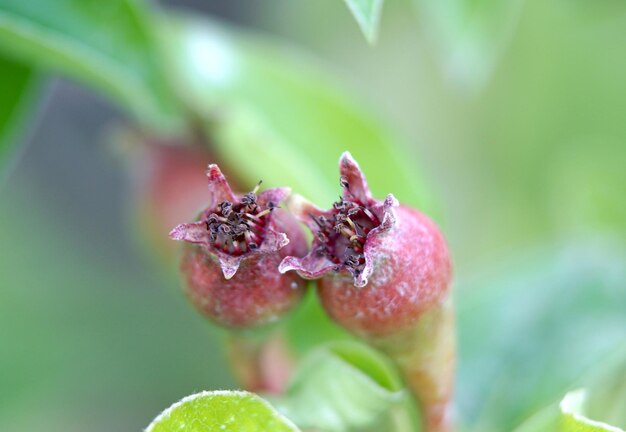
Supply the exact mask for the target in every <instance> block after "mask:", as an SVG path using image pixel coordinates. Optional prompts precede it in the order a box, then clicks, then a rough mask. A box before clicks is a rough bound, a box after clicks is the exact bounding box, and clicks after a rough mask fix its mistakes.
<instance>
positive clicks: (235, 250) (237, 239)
mask: <svg viewBox="0 0 626 432" xmlns="http://www.w3.org/2000/svg"><path fill="white" fill-rule="evenodd" d="M260 186H261V182H259V183H258V184H257V185H256V187H255V188H254V189H253V190H252V192H249V193H247V194H245V195H243V197H241V199H240V200H239V201H238V202H236V203H233V202H231V201H228V200H225V201H222V202H220V203H219V204H218V205H217V207H216V208H215V209H213V211H212V212H211V213H210V214H209V216H208V217H207V218H206V219H205V220H204V222H205V224H206V229H207V230H208V231H209V233H210V234H209V241H210V242H211V244H212V245H213V247H215V248H217V249H221V250H222V251H223V252H225V253H227V254H229V255H233V256H239V255H242V254H244V253H246V252H248V251H249V250H254V249H258V247H259V245H260V244H261V242H262V241H263V238H264V236H265V229H266V226H267V222H268V217H269V216H270V214H271V213H272V211H273V210H274V209H275V208H276V204H275V203H274V202H273V201H269V202H268V203H267V204H265V206H264V207H265V208H262V206H260V205H259V204H258V202H257V192H258V190H259V187H260Z"/></svg>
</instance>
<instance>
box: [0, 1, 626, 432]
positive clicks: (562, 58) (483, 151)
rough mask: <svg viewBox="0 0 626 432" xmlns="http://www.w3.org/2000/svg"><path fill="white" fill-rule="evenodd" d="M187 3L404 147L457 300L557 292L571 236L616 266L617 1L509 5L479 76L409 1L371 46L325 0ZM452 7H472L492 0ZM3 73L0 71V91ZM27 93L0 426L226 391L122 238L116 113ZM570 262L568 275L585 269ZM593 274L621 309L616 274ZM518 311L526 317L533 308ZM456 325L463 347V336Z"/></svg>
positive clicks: (622, 134) (159, 277)
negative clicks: (112, 132) (445, 245)
mask: <svg viewBox="0 0 626 432" xmlns="http://www.w3.org/2000/svg"><path fill="white" fill-rule="evenodd" d="M169 3H170V4H174V3H175V2H169ZM191 3H193V2H190V3H189V6H190V7H194V8H196V9H197V10H203V11H205V12H206V13H210V14H212V16H213V17H216V18H218V19H223V20H225V21H232V22H235V23H236V24H238V25H239V26H240V27H241V29H245V30H257V31H261V32H263V33H264V34H266V35H269V36H271V37H274V38H276V39H277V40H282V41H283V42H285V43H286V44H287V45H289V46H290V49H294V50H297V49H301V50H303V51H305V52H308V53H310V54H312V55H313V57H314V58H317V59H318V61H319V64H320V65H323V66H325V67H328V68H329V69H331V70H332V71H334V72H335V73H336V74H337V75H338V76H339V80H340V82H342V83H343V86H344V87H345V89H346V90H347V91H350V92H352V93H354V94H356V95H358V97H357V103H358V104H361V105H363V106H367V107H368V109H370V110H371V111H372V112H373V113H374V116H375V117H377V118H380V119H383V120H382V121H383V122H385V123H386V124H388V125H389V127H390V129H391V130H393V132H394V134H396V135H398V136H400V137H402V138H403V139H404V141H405V142H406V143H408V144H407V146H406V147H402V148H398V149H396V150H395V151H396V152H397V155H395V157H398V158H402V159H403V160H404V161H405V162H406V163H407V164H409V165H410V166H413V167H414V169H415V171H416V172H418V173H419V177H422V178H424V179H425V183H426V185H427V188H428V189H429V190H430V192H431V195H432V196H433V197H434V201H435V202H436V204H434V205H433V206H432V208H435V209H437V210H436V211H435V213H436V214H435V217H436V218H437V220H438V221H439V222H440V223H441V225H442V227H443V230H444V231H445V233H446V235H447V238H448V240H449V242H450V245H451V249H452V252H453V256H454V263H455V269H456V271H455V273H456V280H455V289H456V290H458V291H459V292H460V293H462V294H460V298H463V294H465V293H464V291H467V290H470V289H471V290H479V289H481V288H482V287H485V286H492V287H495V288H494V289H496V290H498V289H507V287H510V286H511V285H514V284H515V282H514V281H516V280H517V281H522V282H523V281H526V280H530V281H531V282H530V283H533V282H532V281H536V280H539V281H542V280H543V281H544V283H545V285H544V286H545V290H550V289H552V287H555V286H563V285H562V283H561V285H560V282H558V281H563V280H565V281H568V279H567V278H571V277H572V276H571V273H569V274H568V273H567V272H560V271H554V272H553V270H554V269H551V268H548V269H547V270H546V272H544V273H542V272H541V271H540V270H537V269H541V268H543V267H546V266H547V267H550V266H549V265H547V264H546V263H549V262H550V260H551V259H553V258H554V257H555V256H557V257H558V256H559V255H558V253H556V252H551V251H553V250H556V249H558V248H559V247H560V246H559V245H563V244H566V245H573V246H574V247H580V245H581V244H582V245H586V244H587V243H585V242H584V241H582V240H580V239H583V238H584V239H588V238H597V237H599V236H600V237H601V238H603V239H609V240H608V242H609V243H610V244H611V247H610V248H605V249H602V250H603V252H602V253H599V254H596V255H594V256H595V257H596V258H594V259H595V260H596V261H601V262H604V261H606V262H612V260H616V262H615V263H613V264H611V265H609V266H608V268H611V269H617V270H615V271H618V272H619V271H620V269H623V266H626V264H624V261H622V259H623V257H624V255H623V254H622V252H623V249H622V244H623V242H624V241H625V240H626V238H625V237H626V51H625V47H626V4H625V3H624V2H622V1H617V0H599V1H583V0H572V1H565V0H555V1H551V2H546V1H541V0H527V1H525V2H523V4H522V6H521V7H520V8H519V11H518V14H516V15H515V17H514V18H511V19H510V20H509V23H508V27H507V28H509V29H510V35H509V36H508V37H505V36H503V35H502V34H494V35H493V36H492V37H493V38H502V39H503V40H507V41H506V42H505V43H504V42H503V43H502V47H501V48H499V49H498V50H495V51H493V52H492V51H489V50H486V51H485V52H482V53H480V52H479V54H476V55H474V56H468V57H467V59H466V60H465V61H466V63H462V64H465V65H466V66H467V68H468V70H476V69H478V70H483V69H486V70H487V71H488V72H486V73H485V75H484V78H483V79H477V78H475V77H473V75H471V74H469V75H468V76H465V75H462V73H461V78H459V77H458V76H457V75H458V74H457V75H455V74H452V75H451V74H450V73H449V71H447V72H446V68H445V66H444V64H446V59H447V58H448V57H449V55H450V52H449V50H448V49H447V48H446V47H447V45H446V44H441V43H438V41H440V40H442V39H445V38H446V37H445V36H442V34H440V33H438V32H437V31H436V30H432V29H431V27H429V26H428V25H427V21H428V16H424V12H423V11H421V10H420V9H419V7H417V8H413V7H411V5H409V4H408V2H395V1H392V0H389V1H388V2H387V3H386V4H385V7H384V11H383V16H382V23H381V28H380V32H379V40H378V43H377V44H376V45H375V46H373V47H370V46H368V45H367V43H366V42H365V41H364V39H363V36H362V35H361V33H360V32H359V29H358V27H357V26H356V24H355V23H354V21H353V18H352V17H351V16H350V14H349V12H348V10H347V8H345V6H344V5H343V4H339V2H336V1H330V0H324V1H316V2H291V1H289V0H271V1H266V2H254V3H252V2H244V1H237V2H228V3H229V5H226V6H225V5H224V4H222V3H226V2H218V1H207V2H196V3H197V4H195V5H193V4H191ZM465 3H467V4H468V5H469V6H467V7H468V8H470V9H471V8H472V7H474V8H476V14H480V13H481V10H482V9H481V8H487V7H488V4H489V3H490V2H487V1H482V2H481V1H474V2H471V1H467V2H465ZM429 29H430V30H429ZM461 34H463V33H462V32H461ZM476 62H478V63H479V64H478V66H477V65H476V64H474V63H476ZM491 64H493V67H491V66H489V65H491ZM485 65H487V66H485ZM17 67H18V68H19V66H17ZM12 70H13V68H9V67H4V66H3V67H2V68H0V82H5V80H8V79H9V78H8V75H7V74H10V73H12ZM0 88H1V87H0ZM43 95H44V96H43V97H42V98H41V100H40V103H39V105H38V108H37V109H36V110H34V111H32V114H31V115H29V117H27V118H26V120H25V122H23V127H22V133H21V135H20V141H21V148H20V149H18V151H17V152H14V156H16V157H17V159H16V160H14V161H13V162H12V163H11V164H10V165H9V167H10V171H9V172H8V175H4V176H3V175H0V179H2V183H1V184H0V430H2V431H10V432H12V431H39V430H41V431H43V430H46V431H52V430H63V431H82V430H90V431H111V430H120V431H122V430H141V428H143V427H145V426H146V425H147V424H148V423H149V422H150V420H151V419H152V418H153V417H154V416H155V415H156V414H157V413H158V412H159V411H161V409H163V408H164V407H166V406H168V405H169V404H170V403H171V402H172V401H174V400H177V399H179V398H180V397H182V396H184V395H187V394H190V393H193V392H196V391H200V390H205V389H214V388H232V387H233V386H234V385H235V384H234V382H233V378H232V377H231V375H230V372H228V367H227V363H226V361H225V359H224V355H223V350H222V348H221V345H220V343H219V340H220V337H221V335H220V334H219V332H218V331H216V330H215V329H213V328H212V327H211V326H210V325H209V324H208V323H206V322H204V321H203V320H202V319H201V318H200V317H198V316H197V315H196V314H195V313H194V312H193V311H192V310H191V309H190V308H189V307H188V306H187V304H186V302H185V300H184V298H183V297H182V295H181V294H180V293H179V290H178V286H177V281H176V279H175V278H174V277H173V276H172V275H171V274H170V273H168V272H167V271H166V270H165V269H164V268H163V267H164V264H162V263H158V262H155V261H154V260H153V259H152V258H150V257H149V255H146V254H145V251H142V249H141V248H140V247H139V246H137V245H135V243H134V242H133V241H132V239H133V230H134V229H135V227H134V226H133V224H132V222H131V218H130V214H131V207H132V202H130V201H129V197H130V196H131V194H130V190H131V189H132V186H131V185H130V183H129V177H128V176H127V175H126V173H125V171H124V168H123V164H122V163H121V162H120V161H119V160H117V159H116V157H115V156H113V155H112V152H111V151H110V148H109V147H108V146H107V145H106V136H107V131H108V129H107V128H108V127H110V126H111V125H115V124H122V123H124V122H126V121H127V119H126V118H125V117H124V116H123V115H122V114H121V113H120V112H119V111H117V110H116V108H114V107H113V106H112V105H109V104H108V103H107V102H105V101H104V100H103V99H101V98H100V97H98V96H95V95H94V94H93V93H90V92H89V91H88V90H85V89H84V88H80V87H78V86H77V85H76V84H71V83H68V82H67V81H59V80H54V81H48V85H47V86H46V90H45V92H44V93H43ZM0 114H1V113H0ZM333 127H338V128H340V127H341V125H334V126H333ZM0 138H2V137H0ZM350 145H357V147H358V149H359V151H360V152H362V153H367V152H368V149H367V143H359V144H354V143H350ZM324 157H325V158H327V159H328V160H332V161H335V160H336V159H337V157H338V154H329V155H324ZM373 159H374V160H375V157H374V158H373ZM333 164H334V162H333ZM369 169H370V170H375V169H376V168H375V164H370V166H369ZM325 170H326V171H327V174H328V175H329V176H335V175H336V173H334V172H332V171H330V169H325ZM326 171H325V172H326ZM374 174H375V175H379V176H380V175H383V176H384V175H389V176H393V175H394V174H393V173H372V175H374ZM3 177H4V178H3ZM374 189H375V190H376V186H374ZM376 191H377V192H379V193H381V194H382V193H385V192H387V191H378V190H376ZM390 192H393V191H390ZM322 204H324V203H322ZM163 235H166V233H163ZM594 244H595V243H594ZM568 247H569V246H568ZM615 250H618V251H619V252H618V253H615V254H613V251H615ZM538 251H541V252H538ZM607 251H608V252H607ZM597 257H600V258H597ZM579 259H580V261H574V264H572V266H571V267H572V268H576V267H577V265H576V262H580V263H583V262H588V260H587V258H586V257H585V256H584V254H583V255H581V257H580V258H579ZM592 261H593V260H592ZM542 266H543V267H542ZM594 268H595V267H594ZM598 268H600V271H603V269H604V268H605V267H603V266H602V265H600V266H599V267H598ZM494 269H495V270H496V271H495V273H498V276H497V277H495V276H493V273H494ZM546 273H547V274H550V278H557V279H558V281H557V279H549V278H548V279H545V276H544V275H545V274H546ZM561 273H564V274H563V275H562V277H561V276H559V275H560V274H561ZM619 274H623V271H622V273H619ZM528 275H530V276H528ZM555 275H556V276H555ZM506 277H510V278H511V279H512V280H513V282H511V281H508V282H507V283H498V282H494V281H498V280H502V279H503V278H506ZM525 278H526V279H525ZM527 278H530V279H527ZM542 278H544V279H542ZM583 279H584V278H583ZM522 282H519V283H522ZM567 283H569V282H567ZM573 283H574V282H572V284H573ZM594 283H595V282H593V283H590V285H589V286H591V288H590V292H592V293H593V292H595V291H594V290H595V288H593V287H594V286H595V285H594ZM603 283H604V282H599V284H603ZM607 284H609V283H608V282H607ZM610 284H612V286H615V287H616V288H615V290H614V291H611V292H612V293H613V294H612V295H615V297H614V298H615V299H616V302H615V303H614V304H613V306H614V307H615V308H618V309H616V311H617V312H619V310H620V309H619V307H621V304H619V300H620V299H624V298H626V281H625V280H624V279H621V278H619V277H617V278H612V279H611V281H610ZM565 286H567V284H566V285H565ZM563 292H564V293H567V289H564V290H563ZM615 293H617V294H615ZM565 295H566V294H565ZM607 298H608V297H607ZM590 304H592V306H593V305H596V306H597V304H602V305H603V306H602V307H607V308H608V307H609V306H610V305H608V304H607V305H604V303H594V302H593V301H590ZM592 306H590V307H589V309H590V312H589V313H590V314H591V313H594V314H595V313H597V309H594V308H593V307H592ZM527 307H529V308H530V307H531V306H527ZM557 307H558V306H557ZM584 307H585V306H581V308H583V312H581V313H583V314H584V313H585V312H584ZM600 310H602V309H600ZM576 311H577V313H579V312H580V309H576ZM594 311H595V312H594ZM522 312H523V313H526V315H527V316H528V317H530V318H528V320H529V321H531V322H532V316H533V310H532V309H529V310H525V311H524V310H523V311H522ZM614 312H615V311H614ZM622 312H623V313H622V316H626V310H623V309H622ZM593 316H596V315H593ZM597 316H602V314H601V313H600V314H599V315H597ZM573 319H575V318H573ZM622 324H623V320H621V321H620V320H615V321H609V322H608V323H605V324H603V325H605V327H603V328H605V329H612V330H611V331H607V332H605V333H604V334H603V335H599V336H598V337H597V338H598V345H602V344H603V342H602V340H603V339H602V338H603V337H606V338H607V339H604V340H606V341H608V342H607V344H608V345H615V341H616V340H619V339H620V338H622V340H623V335H621V334H620V333H622V334H623V327H620V326H621V325H622ZM590 325H591V324H590ZM478 327H480V326H478ZM620 329H621V332H620ZM539 332H540V330H539ZM613 332H614V333H615V334H613ZM465 334H466V335H468V336H467V337H468V338H470V339H468V340H466V341H465V342H466V343H467V344H471V343H472V338H474V339H476V344H477V345H480V343H479V342H480V340H481V338H482V336H483V335H482V334H481V333H480V332H478V333H472V331H471V329H470V330H468V331H467V332H465ZM593 337H595V336H593ZM593 337H592V336H590V338H593ZM552 348H553V347H552V346H547V347H546V350H550V349H552ZM520 352H522V353H523V352H524V350H523V349H520ZM514 354H515V353H514ZM517 354H519V353H517ZM525 355H528V361H529V362H531V363H532V362H533V358H534V356H533V353H532V352H530V353H525ZM483 366H484V365H483ZM484 367H488V366H484ZM461 390H462V389H461ZM541 402H546V401H541ZM537 404H538V405H541V403H539V402H538V403H537ZM530 405H533V404H532V403H531V404H530ZM523 408H524V409H530V407H529V406H524V407H523ZM522 411H523V410H522ZM516 414H517V415H522V414H528V413H526V412H518V413H516ZM622 426H624V425H622ZM484 430H487V429H484Z"/></svg>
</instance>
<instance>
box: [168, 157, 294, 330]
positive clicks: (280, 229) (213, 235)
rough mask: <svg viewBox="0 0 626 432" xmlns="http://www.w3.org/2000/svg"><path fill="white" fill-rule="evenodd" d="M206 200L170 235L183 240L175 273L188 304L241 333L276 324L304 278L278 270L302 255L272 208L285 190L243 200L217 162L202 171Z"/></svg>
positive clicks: (290, 227) (284, 217)
mask: <svg viewBox="0 0 626 432" xmlns="http://www.w3.org/2000/svg"><path fill="white" fill-rule="evenodd" d="M207 177H208V180H209V192H210V202H209V205H208V207H207V208H206V209H205V210H204V211H202V212H201V214H200V216H199V217H198V220H197V221H196V222H193V223H186V224H180V225H178V226H177V227H176V228H174V229H173V230H172V231H171V232H170V237H171V238H172V239H174V240H182V241H185V242H186V243H187V245H185V248H184V250H183V257H182V262H181V270H182V273H183V277H184V280H185V284H186V289H187V294H188V296H189V298H190V299H191V301H192V303H193V304H194V306H195V307H196V308H197V309H198V310H199V311H201V312H202V313H203V314H205V315H206V316H208V317H209V318H211V319H212V320H213V321H215V322H216V323H218V324H220V325H223V326H226V327H231V328H247V327H255V326H259V325H263V324H266V323H269V322H272V321H275V320H277V319H278V318H279V317H280V316H282V315H283V314H284V313H286V312H287V311H289V310H290V309H292V308H293V307H294V306H295V305H296V304H297V303H298V302H299V300H300V299H301V297H302V295H303V293H304V281H302V280H301V279H300V278H299V277H297V276H294V275H283V274H280V273H279V272H278V264H279V263H280V262H281V260H282V259H283V258H284V257H285V256H287V255H292V254H296V255H303V254H304V253H306V240H305V238H304V235H303V233H302V231H301V230H300V228H299V226H298V224H297V222H296V221H295V220H294V219H293V218H292V217H291V216H290V215H289V214H288V213H287V212H285V211H284V210H283V209H280V208H279V207H278V204H279V203H280V202H281V201H283V200H284V199H285V198H286V197H287V196H288V195H289V189H287V188H272V189H267V190H265V191H263V192H261V193H258V194H257V192H258V189H259V186H260V184H259V185H257V187H255V188H254V190H253V191H251V192H249V193H246V194H244V195H242V196H237V195H235V194H234V193H233V191H232V190H231V188H230V186H229V185H228V182H227V181H226V178H225V177H224V176H223V174H222V173H221V171H220V169H219V168H218V166H217V165H210V166H209V169H208V171H207Z"/></svg>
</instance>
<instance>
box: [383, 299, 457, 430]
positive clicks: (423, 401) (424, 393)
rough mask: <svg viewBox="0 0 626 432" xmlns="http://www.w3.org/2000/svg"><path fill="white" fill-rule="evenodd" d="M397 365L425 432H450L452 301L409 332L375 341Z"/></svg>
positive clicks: (453, 352) (453, 354)
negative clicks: (416, 406) (409, 391)
mask: <svg viewBox="0 0 626 432" xmlns="http://www.w3.org/2000/svg"><path fill="white" fill-rule="evenodd" d="M371 343H372V344H373V345H374V346H376V347H378V348H379V349H380V350H382V351H383V352H385V353H387V354H388V355H389V356H390V357H391V358H392V359H393V360H395V362H396V363H397V364H398V366H399V368H400V370H401V372H402V374H403V375H404V378H405V380H406V382H407V384H408V386H409V388H410V389H411V391H412V392H413V394H414V396H415V399H416V401H417V405H418V409H419V410H420V412H421V414H422V419H423V424H424V429H423V430H424V432H449V431H451V430H452V428H451V424H450V412H449V411H450V403H451V399H452V392H453V386H454V368H455V363H456V340H455V328H454V309H453V306H452V300H451V299H450V298H448V299H446V300H445V301H444V302H443V303H442V304H440V305H437V306H435V307H433V308H432V309H431V310H429V311H427V312H425V313H424V314H423V315H422V316H421V317H420V319H419V321H418V322H417V324H416V325H415V326H414V327H413V328H412V329H410V330H409V331H407V332H403V333H402V334H398V335H394V336H392V337H385V338H380V339H379V340H372V341H371Z"/></svg>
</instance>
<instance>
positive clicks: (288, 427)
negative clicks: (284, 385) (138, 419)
mask: <svg viewBox="0 0 626 432" xmlns="http://www.w3.org/2000/svg"><path fill="white" fill-rule="evenodd" d="M298 430H299V429H298V428H297V427H295V426H294V425H293V424H292V423H291V422H290V421H289V420H287V419H286V418H285V417H283V416H282V415H280V414H279V413H278V412H276V411H275V410H274V408H272V406H271V405H270V404H269V403H267V402H266V401H264V400H263V399H261V398H260V397H258V396H257V395H255V394H252V393H248V392H243V391H213V392H202V393H197V394H194V395H191V396H187V397H186V398H184V399H182V400H181V401H179V402H177V403H175V404H174V405H172V406H171V407H169V408H168V409H166V410H165V411H163V412H162V413H161V414H160V415H159V416H158V417H157V418H156V419H154V421H153V422H152V423H151V424H150V426H148V428H147V429H146V432H171V431H185V432H266V431H275V432H289V431H291V432H294V431H296V432H297V431H298Z"/></svg>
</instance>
